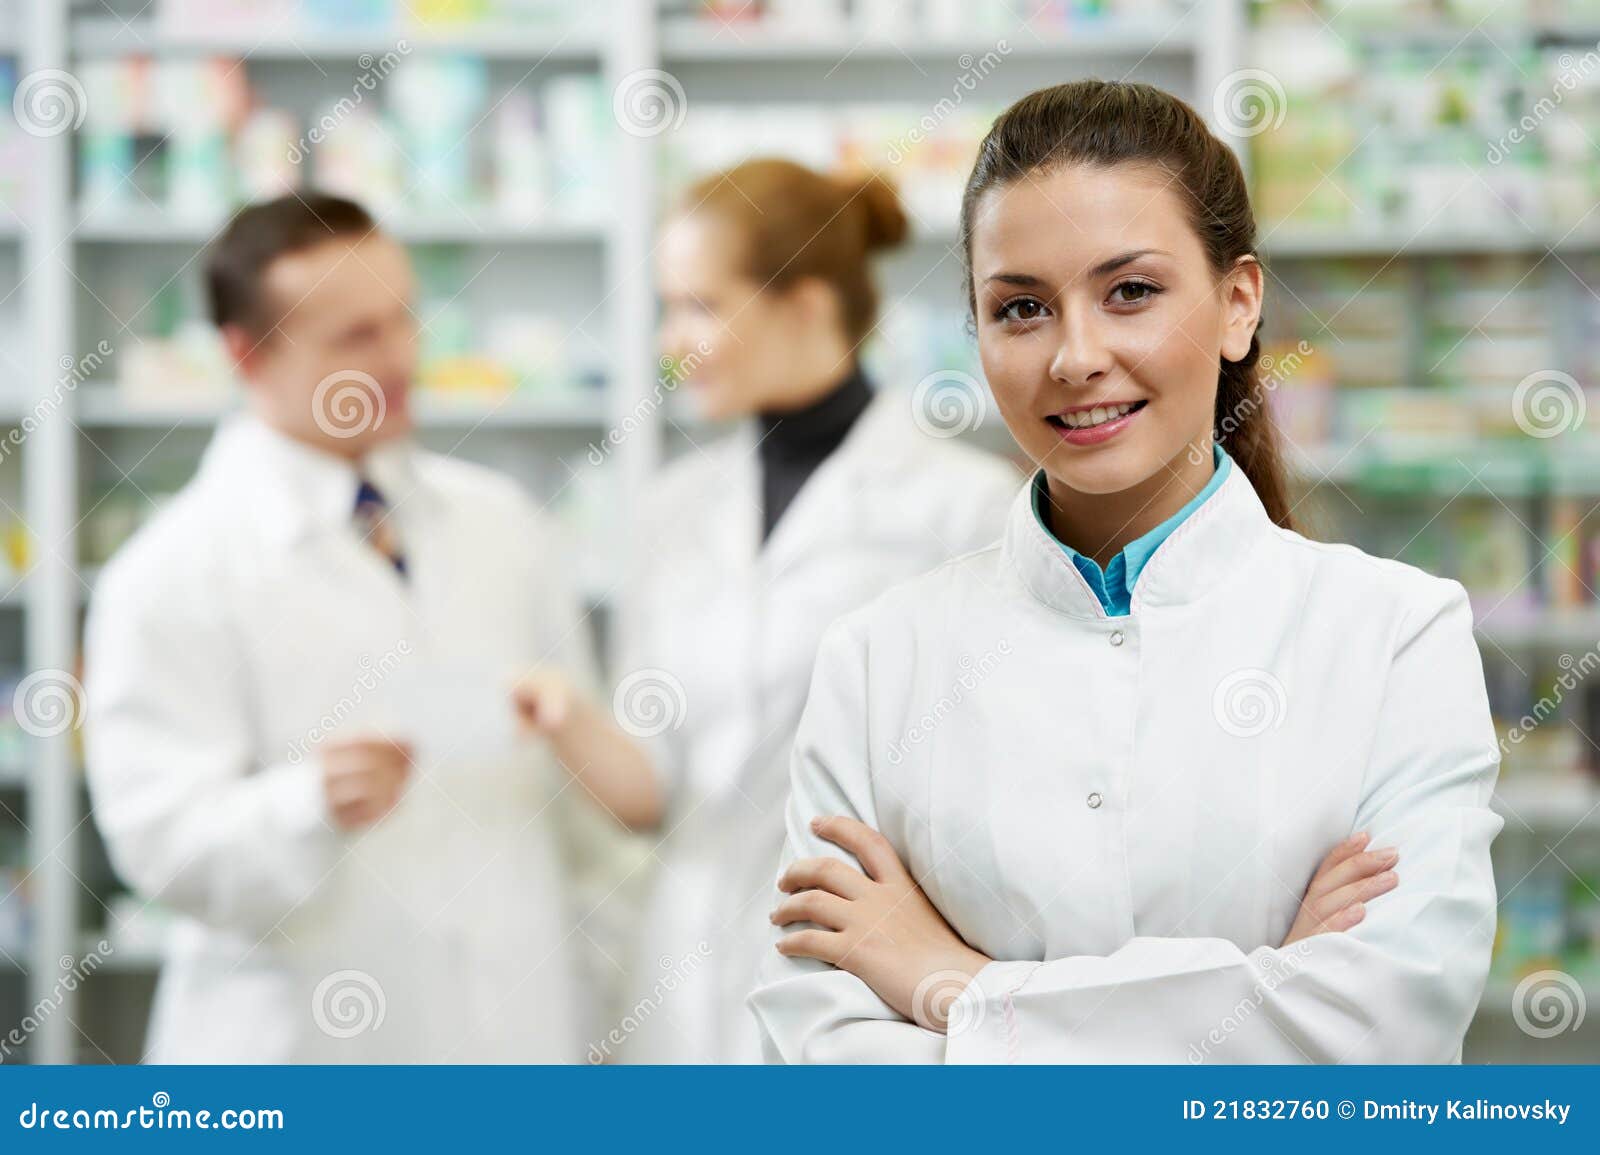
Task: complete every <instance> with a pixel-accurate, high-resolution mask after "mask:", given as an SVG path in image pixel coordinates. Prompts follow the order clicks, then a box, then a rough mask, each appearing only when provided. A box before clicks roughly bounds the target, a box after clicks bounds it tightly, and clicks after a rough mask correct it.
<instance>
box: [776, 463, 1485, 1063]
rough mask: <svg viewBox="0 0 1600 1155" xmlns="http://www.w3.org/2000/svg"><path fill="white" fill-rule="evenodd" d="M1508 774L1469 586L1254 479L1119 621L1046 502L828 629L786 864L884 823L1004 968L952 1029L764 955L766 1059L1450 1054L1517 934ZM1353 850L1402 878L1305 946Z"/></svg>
mask: <svg viewBox="0 0 1600 1155" xmlns="http://www.w3.org/2000/svg"><path fill="white" fill-rule="evenodd" d="M1498 764H1499V753H1498V750H1497V747H1496V742H1495V735H1494V731H1493V727H1492V725H1491V722H1490V717H1489V708H1488V703H1487V700H1486V696H1485V693H1484V683H1483V674H1482V666H1481V664H1480V661H1479V657H1478V653H1477V650H1476V648H1475V646H1474V643H1473V638H1472V618H1471V612H1470V608H1469V606H1468V603H1467V599H1466V597H1465V594H1464V592H1463V590H1462V588H1461V586H1460V585H1459V584H1457V583H1456V582H1453V581H1446V580H1443V579H1439V578H1435V577H1432V576H1430V575H1428V574H1425V573H1423V572H1421V571H1420V570H1416V569H1413V568H1411V567H1409V566H1406V565H1402V564H1400V563H1398V562H1393V561H1388V560H1381V559H1377V558H1372V557H1369V556H1367V555H1366V554H1363V553H1362V552H1360V551H1359V550H1356V549H1354V548H1351V547H1349V546H1344V545H1327V544H1320V543H1315V542H1311V541H1307V540H1306V539H1304V538H1302V537H1300V536H1299V535H1298V534H1294V533H1291V532H1288V531H1285V530H1281V529H1279V528H1277V527H1276V526H1274V525H1273V524H1272V523H1271V522H1270V520H1269V519H1268V517H1267V515H1266V512H1265V510H1264V509H1263V508H1262V505H1261V502H1260V500H1259V499H1258V498H1257V496H1256V494H1255V491H1254V490H1253V489H1252V488H1251V486H1250V483H1249V480H1248V479H1247V478H1246V476H1245V474H1244V472H1243V471H1242V470H1239V469H1234V470H1233V471H1231V475H1230V476H1229V477H1228V478H1227V479H1226V480H1225V481H1224V483H1223V484H1222V485H1221V486H1220V487H1219V489H1218V490H1217V492H1216V493H1214V494H1213V495H1212V496H1211V497H1210V498H1208V499H1207V501H1206V502H1205V503H1204V504H1203V505H1202V506H1201V507H1200V508H1199V509H1198V510H1197V511H1196V512H1195V513H1193V514H1192V515H1191V516H1190V517H1189V518H1188V519H1187V520H1186V521H1185V522H1184V523H1183V524H1182V525H1180V526H1179V528H1178V529H1177V530H1176V531H1175V532H1174V533H1173V534H1172V535H1171V537H1169V538H1168V539H1167V540H1166V541H1165V542H1164V543H1163V544H1162V545H1161V546H1160V547H1159V549H1158V550H1157V551H1156V552H1155V554H1154V555H1153V556H1152V558H1151V560H1150V562H1149V563H1148V565H1147V567H1146V568H1145V570H1144V571H1143V573H1142V574H1141V576H1140V578H1139V582H1138V585H1137V586H1136V587H1135V589H1134V592H1133V598H1132V612H1131V614H1130V615H1129V616H1126V617H1120V618H1108V617H1107V616H1106V614H1105V613H1104V612H1103V611H1102V609H1101V607H1100V604H1099V602H1098V601H1097V600H1096V599H1095V598H1094V596H1093V594H1092V593H1091V592H1090V591H1089V589H1088V587H1087V585H1086V584H1085V583H1084V581H1083V580H1082V577H1081V575H1080V574H1079V573H1078V572H1077V570H1076V569H1075V567H1074V566H1073V565H1072V563H1071V562H1070V561H1069V560H1068V558H1067V557H1066V556H1065V555H1064V554H1063V552H1062V550H1061V548H1060V547H1059V545H1057V544H1056V543H1055V542H1054V540H1052V539H1051V538H1050V537H1049V535H1048V534H1047V533H1046V532H1045V530H1044V529H1043V528H1042V527H1041V526H1040V525H1039V523H1038V521H1037V519H1036V517H1035V516H1034V513H1033V511H1032V507H1031V504H1030V496H1029V493H1028V491H1027V489H1026V488H1025V489H1024V490H1023V492H1022V493H1021V494H1019V495H1018V496H1017V498H1016V501H1015V504H1014V505H1013V507H1012V510H1011V514H1010V518H1009V522H1008V525H1007V530H1006V535H1005V538H1004V541H1003V543H1002V544H1000V545H998V546H996V547H995V548H993V549H989V550H985V551H983V552H982V553H978V554H974V555H971V556H969V557H967V558H964V559H962V560H960V561H956V562H952V563H951V564H948V565H945V566H943V567H941V568H939V569H937V570H935V571H934V572H932V573H931V574H928V575H927V576H925V577H923V578H921V579H919V580H918V581H916V582H914V583H910V584H908V585H905V586H902V587H900V588H899V589H897V590H895V591H893V592H892V593H890V594H888V595H886V596H884V597H883V598H881V599H879V600H878V601H877V602H876V603H875V604H874V605H872V606H871V607H869V608H867V609H865V610H863V611H861V612H859V613H856V614H854V615H852V616H850V617H849V618H847V619H846V620H844V621H841V622H840V623H838V624H837V625H836V626H835V627H834V628H833V629H832V630H831V632H830V633H829V635H828V637H827V638H826V639H825V640H824V642H823V644H822V647H821V651H820V653H819V655H818V660H817V669H816V675H815V679H814V681H813V684H812V689H811V695H810V699H809V702H808V704H807V707H806V712H805V718H804V721H803V722H802V724H801V728H800V734H799V737H798V738H797V740H796V749H795V757H794V764H793V795H792V799H791V801H790V806H789V815H788V845H787V848H786V851H785V855H784V858H785V862H787V861H791V860H793V859H794V858H796V857H816V856H822V855H829V854H832V855H835V856H839V857H843V858H846V859H847V860H849V859H848V856H846V855H845V854H844V852H843V851H841V850H840V849H839V848H838V847H836V846H834V845H833V844H831V843H828V842H825V841H823V840H821V839H819V838H818V837H816V836H815V835H814V834H813V833H812V832H811V830H810V828H809V822H810V820H811V819H812V818H813V817H814V816H816V815H824V814H845V815H850V816H853V817H856V818H859V819H860V820H861V821H863V822H865V823H867V824H868V825H870V826H872V827H874V828H876V829H878V830H880V831H881V832H882V833H883V834H884V835H885V836H887V837H888V839H889V840H890V841H891V842H892V843H893V844H894V846H895V848H896V849H897V850H898V852H899V854H900V856H901V859H902V861H903V862H905V864H906V866H907V867H908V869H909V870H910V871H911V872H912V874H913V876H914V877H915V878H916V879H917V880H918V881H919V882H920V883H921V885H922V887H923V889H924V891H925V892H926V893H927V895H928V898H929V899H930V900H931V901H932V902H933V903H934V905H935V906H937V907H938V909H939V910H940V911H941V912H942V913H943V914H944V916H945V918H946V919H947V920H948V921H949V923H950V925H951V926H952V927H954V929H955V930H956V931H957V933H959V934H960V935H961V936H962V937H963V938H964V939H965V940H966V941H967V942H968V943H969V944H970V945H971V946H973V947H974V948H975V949H977V950H979V951H982V952H983V953H984V954H986V955H987V956H989V957H990V958H991V959H993V960H994V961H993V962H992V963H991V964H990V965H988V966H987V967H985V968H984V969H983V971H982V972H981V973H980V974H979V975H978V977H977V979H976V981H974V982H973V983H972V984H971V985H970V986H968V987H967V988H966V989H965V991H964V992H963V993H962V995H961V997H960V998H959V999H958V1000H957V1001H956V1002H955V1004H954V1006H953V1008H952V1010H951V1016H952V1023H953V1026H952V1030H951V1032H950V1034H949V1037H948V1039H947V1038H946V1036H944V1035H940V1034H934V1033H932V1032H929V1031H925V1030H923V1029H921V1028H920V1027H918V1026H916V1025H913V1024H912V1023H909V1022H907V1021H906V1020H904V1019H902V1018H901V1017H900V1016H899V1015H897V1014H896V1013H895V1012H894V1011H893V1010H891V1009H890V1008H889V1007H888V1006H887V1005H886V1004H885V1003H884V1002H883V1001H882V1000H880V999H879V998H878V997H877V995H876V994H874V993H873V991H872V990H871V989H870V988H869V987H868V986H867V985H866V984H865V983H863V982H862V981H861V980H860V979H858V978H856V977H855V976H853V975H851V974H848V973H846V972H844V971H840V970H836V969H834V968H832V967H830V966H828V965H826V964H823V963H820V962H817V961H815V960H809V959H794V960H789V959H785V958H783V957H782V956H780V955H778V954H777V953H776V952H769V954H768V957H767V959H766V961H765V962H764V964H763V974H762V981H761V983H760V985H759V987H758V988H757V989H756V991H755V992H754V994H753V995H752V999H751V1003H752V1006H753V1007H754V1009H755V1011H756V1013H757V1015H758V1017H759V1019H760V1021H761V1025H762V1028H763V1032H764V1036H765V1042H766V1046H767V1048H768V1055H769V1058H771V1059H773V1060H774V1061H787V1062H917V1063H940V1062H950V1063H1009V1062H1052V1063H1075V1062H1084V1063H1143V1062H1164V1063H1184V1062H1201V1061H1205V1062H1235V1063H1237V1062H1252V1063H1254V1062H1261V1063H1277V1062H1303V1061H1315V1062H1349V1063H1371V1062H1448V1061H1457V1060H1459V1056H1460V1047H1461V1040H1462V1036H1463V1034H1464V1032H1465V1031H1466V1028H1467V1024H1468V1022H1469V1021H1470V1019H1471V1018H1472V1015H1473V1012H1474V1009H1475V1008H1476V1006H1477V1003H1478V999H1479V996H1480V995H1481V993H1482V987H1483V983H1484V978H1485V975H1486V973H1487V969H1488V963H1489V953H1490V946H1491V942H1492V940H1493V937H1494V926H1495V887H1494V878H1493V875H1492V873H1491V870H1490V862H1489V845H1490V842H1491V840H1492V839H1493V838H1494V836H1495V834H1496V833H1497V832H1498V831H1499V829H1500V827H1501V825H1502V821H1501V819H1500V818H1499V817H1498V816H1497V815H1495V814H1494V813H1493V812H1492V811H1491V810H1490V809H1489V802H1490V796H1491V794H1492V792H1493V789H1494V782H1495V776H1496V773H1497V768H1498ZM1361 830H1364V831H1369V832H1370V833H1371V835H1372V846H1373V847H1374V848H1378V847H1385V846H1391V845H1392V846H1397V847H1398V848H1399V850H1400V860H1399V864H1398V867H1397V871H1398V874H1399V879H1400V882H1399V887H1398V888H1397V889H1396V890H1394V891H1391V892H1390V893H1388V894H1387V895H1383V896H1381V897H1379V898H1377V899H1376V900H1375V901H1373V902H1372V903H1370V904H1369V905H1368V907H1367V915H1366V919H1365V921H1363V922H1362V923H1360V924H1359V925H1358V926H1356V927H1355V928H1354V929H1353V930H1351V931H1349V932H1348V933H1343V934H1325V935H1320V936H1316V937H1313V938H1311V939H1309V940H1303V941H1302V942H1301V943H1297V944H1295V945H1294V946H1292V947H1290V948H1289V949H1287V950H1284V949H1280V948H1279V944H1280V943H1281V942H1282V940H1283V938H1284V936H1285V934H1286V933H1287V932H1288V930H1289V927H1290V925H1291V924H1292V923H1293V921H1294V918H1295V913H1296V909H1297V907H1298V906H1299V903H1300V900H1301V897H1302V895H1303V893H1304V891H1305V889H1306V885H1307V884H1308V882H1309V881H1310V880H1311V877H1312V875H1313V874H1314V872H1315V869H1316V867H1317V864H1318V863H1319V862H1320V860H1321V859H1322V858H1323V856H1324V855H1326V854H1327V852H1328V851H1329V850H1330V849H1331V848H1332V847H1333V846H1334V845H1335V844H1336V843H1338V842H1340V841H1341V840H1342V839H1344V838H1345V837H1346V836H1348V835H1349V834H1351V833H1352V832H1355V831H1361ZM777 897H778V896H777V894H776V892H774V893H773V894H771V895H769V898H770V899H771V900H772V901H774V902H775V901H776V899H777ZM940 985H941V981H940V980H935V981H934V983H933V985H932V986H931V987H930V988H929V989H930V990H934V989H936V988H937V987H939V986H940ZM946 989H948V987H947V988H946Z"/></svg>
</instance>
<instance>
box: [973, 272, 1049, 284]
mask: <svg viewBox="0 0 1600 1155" xmlns="http://www.w3.org/2000/svg"><path fill="white" fill-rule="evenodd" d="M984 280H985V281H999V282H1001V283H1002V284H1006V285H1042V284H1044V282H1043V281H1041V280H1040V279H1039V278H1038V277H1035V276H1033V275H1032V274H1031V273H994V274H991V275H990V276H988V277H985V278H984Z"/></svg>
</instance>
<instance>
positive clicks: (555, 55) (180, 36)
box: [72, 16, 605, 63]
mask: <svg viewBox="0 0 1600 1155" xmlns="http://www.w3.org/2000/svg"><path fill="white" fill-rule="evenodd" d="M401 43H404V45H405V50H406V51H407V52H411V51H423V52H451V53H454V52H461V53H468V54H471V55H473V56H482V57H486V58H490V59H497V60H527V61H541V62H542V61H547V60H548V61H578V62H584V63H597V62H598V61H599V60H600V59H601V57H602V55H603V53H604V49H605V44H604V40H603V38H602V37H601V36H600V35H599V34H597V33H596V31H595V30H593V29H586V28H581V27H578V28H571V29H559V28H540V27H537V26H535V27H531V28H530V27H525V26H522V25H510V26H506V27H500V28H478V27H474V28H471V29H468V30H451V29H447V28H440V27H417V28H409V27H399V28H396V27H374V28H372V29H371V30H370V31H354V32H352V31H348V30H341V29H323V28H317V27H315V26H306V25H296V26H292V27H291V26H285V27H281V28H267V29H265V30H263V31H261V32H258V33H253V32H251V31H249V30H240V31H238V32H232V33H228V32H201V33H191V32H183V31H175V30H172V29H167V28H162V27H160V26H158V25H157V24H155V23H154V22H153V21H149V20H133V21H128V22H124V21H122V20H118V19H116V18H114V17H101V16H91V17H85V18H83V19H79V20H76V21H74V22H73V25H72V48H73V51H74V52H76V53H77V54H78V55H79V56H80V57H94V56H127V55H138V56H143V55H149V56H163V57H173V56H185V55H190V56H235V57H244V58H248V59H250V60H260V61H295V60H345V59H353V58H357V57H360V56H362V55H365V54H372V55H382V54H383V53H385V52H393V51H395V50H396V48H397V46H398V45H400V44H401Z"/></svg>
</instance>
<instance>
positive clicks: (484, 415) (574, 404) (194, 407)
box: [76, 382, 608, 430]
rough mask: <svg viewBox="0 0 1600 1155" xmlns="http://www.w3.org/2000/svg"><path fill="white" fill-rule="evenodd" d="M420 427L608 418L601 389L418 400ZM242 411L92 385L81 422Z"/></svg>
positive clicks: (185, 420)
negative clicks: (132, 397) (531, 396)
mask: <svg viewBox="0 0 1600 1155" xmlns="http://www.w3.org/2000/svg"><path fill="white" fill-rule="evenodd" d="M413 401H414V404H415V413H416V420H417V424H418V425H419V426H421V427H422V428H424V429H463V430H471V429H475V428H479V427H488V428H494V429H513V430H538V429H570V430H592V429H595V428H601V427H604V426H605V424H606V423H607V420H608V415H607V412H606V403H605V396H604V392H603V391H602V390H598V389H596V390H586V391H584V392H579V391H577V390H570V391H565V392H564V393H561V394H558V395H555V396H553V397H551V398H549V399H547V400H538V401H534V400H525V399H522V398H515V397H505V398H489V397H470V398H463V399H461V400H455V399H451V398H441V397H437V396H433V397H430V396H426V395H423V396H414V398H413ZM236 408H237V404H236V402H234V401H233V400H232V399H228V398H217V399H216V400H214V401H196V402H189V403H178V404H171V403H160V402H145V401H140V402H129V401H128V400H126V399H125V398H124V397H122V396H121V394H120V391H119V390H118V389H117V387H116V386H115V385H113V384H109V383H105V382H91V383H87V384H85V385H83V386H82V387H81V388H80V389H79V390H78V410H77V417H76V421H77V424H78V425H79V427H80V428H83V429H164V428H182V427H206V426H210V425H214V424H216V422H217V421H218V420H219V419H220V418H222V417H224V416H226V415H227V414H228V413H230V412H232V411H233V410H234V409H236Z"/></svg>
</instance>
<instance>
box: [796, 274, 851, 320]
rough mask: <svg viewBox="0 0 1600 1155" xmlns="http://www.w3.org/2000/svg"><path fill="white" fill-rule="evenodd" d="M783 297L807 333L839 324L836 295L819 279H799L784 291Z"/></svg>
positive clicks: (829, 286)
mask: <svg viewBox="0 0 1600 1155" xmlns="http://www.w3.org/2000/svg"><path fill="white" fill-rule="evenodd" d="M784 297H785V298H786V300H787V302H788V305H789V308H791V309H793V310H794V312H795V315H796V317H797V318H798V319H799V321H800V323H801V324H802V325H804V326H805V327H806V331H807V332H815V331H816V330H817V329H819V328H821V327H823V326H834V325H838V324H839V319H840V318H839V312H840V310H839V298H838V295H837V294H835V293H834V291H833V287H832V286H831V285H829V284H828V282H826V281H824V280H823V279H822V278H821V277H801V278H799V279H798V280H796V281H795V282H794V283H793V284H792V285H790V286H789V287H788V288H787V289H785V290H784Z"/></svg>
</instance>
